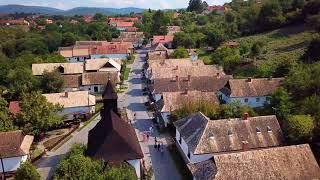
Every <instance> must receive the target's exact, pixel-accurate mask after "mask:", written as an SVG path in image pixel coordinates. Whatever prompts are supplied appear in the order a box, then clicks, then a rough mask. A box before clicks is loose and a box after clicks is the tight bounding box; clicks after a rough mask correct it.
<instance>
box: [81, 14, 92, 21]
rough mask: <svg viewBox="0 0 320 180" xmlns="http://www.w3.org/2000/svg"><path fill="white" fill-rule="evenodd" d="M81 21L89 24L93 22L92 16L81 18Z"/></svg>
mask: <svg viewBox="0 0 320 180" xmlns="http://www.w3.org/2000/svg"><path fill="white" fill-rule="evenodd" d="M83 20H84V22H86V23H91V22H92V21H93V16H92V15H86V16H83Z"/></svg>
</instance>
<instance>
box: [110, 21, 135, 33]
mask: <svg viewBox="0 0 320 180" xmlns="http://www.w3.org/2000/svg"><path fill="white" fill-rule="evenodd" d="M110 25H111V26H113V27H115V28H117V30H119V31H126V30H127V29H128V28H132V27H134V26H133V25H134V22H126V21H115V22H112V23H110Z"/></svg>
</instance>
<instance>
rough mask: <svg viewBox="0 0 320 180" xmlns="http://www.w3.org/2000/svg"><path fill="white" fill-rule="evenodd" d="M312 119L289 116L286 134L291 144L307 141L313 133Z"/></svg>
mask: <svg viewBox="0 0 320 180" xmlns="http://www.w3.org/2000/svg"><path fill="white" fill-rule="evenodd" d="M313 128H314V126H313V119H312V117H311V116H308V115H295V116H293V115H291V116H289V117H288V120H287V134H288V138H289V140H290V141H292V142H302V141H304V140H308V139H309V137H311V135H312V131H313Z"/></svg>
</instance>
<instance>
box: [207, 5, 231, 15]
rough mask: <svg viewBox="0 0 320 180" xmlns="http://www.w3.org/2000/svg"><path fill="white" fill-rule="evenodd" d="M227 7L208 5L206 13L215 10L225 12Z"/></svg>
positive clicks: (218, 12) (220, 12) (219, 12)
mask: <svg viewBox="0 0 320 180" xmlns="http://www.w3.org/2000/svg"><path fill="white" fill-rule="evenodd" d="M226 10H227V8H226V7H224V6H215V5H214V6H208V8H207V10H205V11H204V13H205V14H209V13H211V12H215V13H217V14H224V13H225V12H226Z"/></svg>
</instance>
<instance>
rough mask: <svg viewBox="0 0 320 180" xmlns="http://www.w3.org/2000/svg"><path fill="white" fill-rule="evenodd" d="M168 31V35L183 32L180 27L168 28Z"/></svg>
mask: <svg viewBox="0 0 320 180" xmlns="http://www.w3.org/2000/svg"><path fill="white" fill-rule="evenodd" d="M167 30H168V33H167V35H174V34H175V33H178V32H181V31H182V30H181V27H180V26H167Z"/></svg>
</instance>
